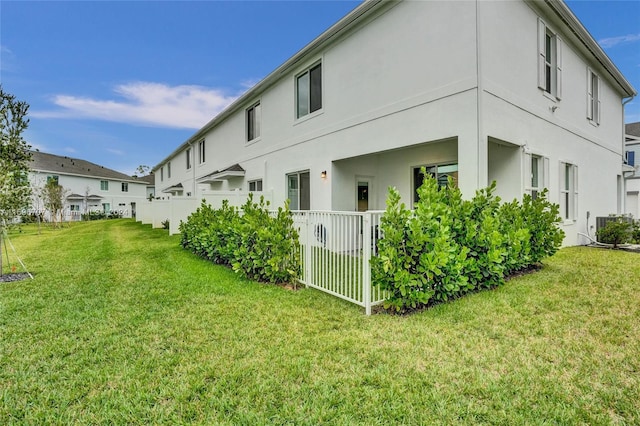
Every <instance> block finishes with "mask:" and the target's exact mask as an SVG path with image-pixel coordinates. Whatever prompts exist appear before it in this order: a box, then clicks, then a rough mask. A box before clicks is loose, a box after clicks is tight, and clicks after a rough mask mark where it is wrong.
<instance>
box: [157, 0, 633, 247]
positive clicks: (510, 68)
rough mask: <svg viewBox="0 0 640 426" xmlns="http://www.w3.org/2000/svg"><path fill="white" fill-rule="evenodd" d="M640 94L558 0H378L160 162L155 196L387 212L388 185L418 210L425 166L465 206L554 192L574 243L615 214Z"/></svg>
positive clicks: (363, 6)
mask: <svg viewBox="0 0 640 426" xmlns="http://www.w3.org/2000/svg"><path fill="white" fill-rule="evenodd" d="M635 94H636V91H635V89H634V88H633V87H632V86H631V85H630V83H629V82H628V81H627V80H626V79H625V77H624V76H623V75H622V74H621V72H620V71H619V70H618V69H617V68H616V66H615V65H614V64H613V63H612V62H611V60H610V59H609V58H608V57H607V55H606V54H605V53H604V51H603V50H602V49H601V48H600V46H599V45H598V44H597V42H596V41H595V40H594V39H593V38H592V37H591V36H590V34H589V33H588V31H587V30H586V29H585V28H584V27H583V25H582V24H581V23H580V22H579V21H578V19H577V18H576V17H575V15H574V14H573V13H572V12H571V10H570V9H569V8H568V6H567V5H566V4H565V3H564V2H562V1H559V0H548V1H544V2H542V1H509V2H486V1H479V0H478V1H466V2H445V1H442V2H438V1H424V2H422V1H393V2H390V1H379V0H369V1H365V2H364V3H362V4H361V5H359V6H358V7H356V8H355V9H354V10H353V11H352V12H350V13H349V14H348V15H347V16H345V17H344V18H343V19H341V20H340V21H339V22H337V23H336V24H335V25H333V26H332V27H331V28H329V29H328V30H326V31H325V32H324V33H322V34H321V35H320V36H319V37H317V38H316V39H315V40H313V41H312V42H311V43H309V44H308V45H307V46H306V47H304V48H303V49H302V50H301V51H299V52H298V53H296V54H295V55H294V56H293V57H291V58H290V59H289V60H287V61H286V62H285V63H283V64H282V65H281V66H279V67H278V68H277V69H276V70H274V71H273V72H272V73H271V74H269V75H268V76H266V77H265V78H264V79H263V80H262V81H260V82H259V83H258V84H256V85H255V86H254V87H253V88H252V89H250V90H248V91H247V92H246V93H245V94H244V95H242V96H241V97H240V98H239V99H237V100H236V101H235V102H234V103H233V104H232V105H230V106H229V107H228V108H227V109H225V110H224V111H223V112H222V113H220V114H219V115H218V116H216V117H214V118H213V119H212V120H211V121H210V122H209V123H207V124H206V125H205V126H204V127H203V128H201V129H200V130H198V131H197V132H196V133H195V134H194V135H193V136H192V137H190V138H189V139H188V140H186V141H185V142H184V143H182V144H181V145H180V146H178V147H177V148H176V149H175V150H174V151H173V152H172V153H170V154H169V155H168V156H167V157H166V158H165V159H164V160H163V161H161V162H160V163H159V164H158V165H157V166H155V167H154V173H155V176H156V188H157V189H158V191H159V192H160V191H161V192H163V193H165V194H167V195H169V194H171V195H173V196H182V197H195V198H199V195H200V194H201V193H202V191H203V190H204V189H206V190H230V189H242V190H247V191H256V190H265V191H269V192H270V193H271V194H273V201H274V204H275V205H281V204H282V203H283V202H284V200H285V199H289V200H290V202H291V208H292V209H294V210H295V209H302V210H308V209H312V210H339V211H355V210H376V209H383V208H384V206H385V199H386V195H387V188H388V187H389V186H395V187H396V188H398V190H399V191H400V193H401V195H402V197H403V199H404V201H405V202H406V203H407V205H409V206H411V205H413V203H415V202H416V200H417V193H416V188H417V187H418V186H419V185H420V184H421V182H422V179H423V177H422V175H421V173H420V168H421V167H423V166H424V167H426V170H427V172H428V173H430V174H431V175H433V176H435V177H436V178H437V179H439V180H441V181H442V182H443V184H444V182H446V179H447V177H449V176H451V177H453V178H454V180H455V182H456V183H457V185H458V186H459V187H460V189H461V190H462V192H463V194H464V195H465V196H467V197H470V196H472V195H473V193H474V192H475V190H477V189H479V188H483V187H485V186H487V185H488V184H489V183H490V182H491V181H493V180H495V181H497V192H498V195H500V196H501V197H502V198H503V199H506V200H511V199H514V198H521V197H522V194H524V193H530V194H533V195H536V194H537V193H539V192H540V191H541V190H542V189H543V188H548V189H549V196H550V199H551V200H552V201H553V202H557V203H559V204H560V208H561V215H562V218H563V220H564V222H563V224H562V226H563V227H564V230H565V232H566V240H565V244H566V245H574V244H579V243H581V242H582V241H583V240H581V239H580V237H579V233H584V232H585V231H587V227H588V222H587V217H588V216H591V217H595V216H601V215H608V214H609V213H616V212H620V211H619V209H620V208H621V206H622V203H623V201H622V200H623V199H624V185H623V182H624V181H623V155H624V152H623V143H624V142H623V141H624V132H623V116H624V109H623V103H622V102H623V100H624V99H625V98H629V97H633V96H635ZM616 209H618V210H616ZM591 223H593V222H591Z"/></svg>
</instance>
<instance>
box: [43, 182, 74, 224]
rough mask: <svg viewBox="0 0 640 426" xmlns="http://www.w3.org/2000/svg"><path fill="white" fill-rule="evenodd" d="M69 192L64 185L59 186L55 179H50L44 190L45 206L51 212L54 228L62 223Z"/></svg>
mask: <svg viewBox="0 0 640 426" xmlns="http://www.w3.org/2000/svg"><path fill="white" fill-rule="evenodd" d="M67 192H68V191H67V190H66V189H64V188H63V187H62V185H58V182H57V180H55V179H49V180H48V181H47V184H46V185H45V186H44V188H43V190H42V198H43V199H44V206H45V207H46V209H47V210H49V214H50V215H51V222H52V223H53V226H54V227H56V226H57V222H62V209H63V208H64V200H65V198H66V196H67ZM58 219H59V220H58Z"/></svg>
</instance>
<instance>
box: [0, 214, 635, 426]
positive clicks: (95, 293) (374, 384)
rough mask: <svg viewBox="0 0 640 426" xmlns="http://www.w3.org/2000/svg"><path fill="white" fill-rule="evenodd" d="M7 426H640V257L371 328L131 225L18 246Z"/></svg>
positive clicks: (4, 352)
mask: <svg viewBox="0 0 640 426" xmlns="http://www.w3.org/2000/svg"><path fill="white" fill-rule="evenodd" d="M12 241H13V244H14V245H15V246H16V248H17V250H18V252H19V253H20V255H21V257H22V258H23V260H24V261H25V262H26V263H27V266H28V267H29V268H30V271H31V272H32V273H34V276H35V280H27V281H22V282H17V283H4V284H0V395H1V401H0V423H1V424H5V425H10V424H21V425H22V424H73V423H75V424H110V425H111V424H127V425H130V424H233V425H237V424H240V425H242V424H246V425H261V424H292V425H318V424H336V425H352V424H363V425H374V424H411V425H417V424H446V425H450V424H505V425H515V424H531V425H535V424H568V425H574V424H590V425H591V424H640V408H639V407H640V403H639V401H640V296H639V294H640V254H637V253H626V252H618V251H607V250H597V249H591V248H569V249H563V250H561V251H560V252H559V253H558V254H557V255H556V256H554V257H553V258H552V259H549V260H548V261H547V262H546V263H545V267H544V268H543V269H542V270H541V271H539V272H537V273H534V274H530V275H525V276H522V277H518V278H515V279H512V280H510V281H509V282H508V283H507V284H506V285H505V286H503V287H501V288H498V289H496V290H493V291H486V292H482V293H477V294H473V295H470V296H469V297H466V298H464V299H461V300H457V301H454V302H452V303H449V304H446V305H440V306H437V307H435V308H433V309H430V310H427V311H424V312H420V313H417V314H414V315H410V316H406V317H399V316H392V315H385V314H379V315H374V316H371V317H366V316H365V315H364V314H363V310H362V308H358V307H356V306H354V305H351V304H348V303H346V302H342V301H340V300H338V299H336V298H333V297H331V296H329V295H325V294H322V293H320V292H318V291H315V290H311V289H302V290H299V291H295V292H294V291H290V290H287V289H285V288H282V287H277V286H273V285H266V284H260V283H255V282H251V281H247V280H244V279H241V278H239V277H238V276H237V275H235V274H234V273H233V272H232V271H230V270H228V269H226V268H224V267H220V266H215V265H212V264H210V263H207V262H206V261H203V260H200V259H197V258H196V257H195V256H193V255H191V254H190V253H188V252H186V251H184V250H182V249H181V248H180V247H179V238H178V237H177V236H174V237H168V236H167V234H166V231H163V230H155V229H153V230H152V229H151V228H150V227H148V226H143V225H140V224H137V223H135V222H133V221H131V220H113V221H101V222H90V223H79V224H73V225H72V226H71V227H68V228H63V229H61V230H49V229H46V230H44V232H43V233H42V235H38V234H37V233H36V232H35V228H31V227H29V228H25V229H24V232H23V233H21V234H14V235H12Z"/></svg>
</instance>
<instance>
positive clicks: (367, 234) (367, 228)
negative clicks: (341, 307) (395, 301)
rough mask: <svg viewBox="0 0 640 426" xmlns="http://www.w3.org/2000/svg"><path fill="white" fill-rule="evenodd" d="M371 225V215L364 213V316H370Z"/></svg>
mask: <svg viewBox="0 0 640 426" xmlns="http://www.w3.org/2000/svg"><path fill="white" fill-rule="evenodd" d="M371 223H372V222H371V213H369V212H365V213H364V215H363V218H362V228H363V229H362V297H363V298H364V311H365V314H366V315H371V264H370V263H371V262H370V260H371V241H372V239H371V237H372V234H371Z"/></svg>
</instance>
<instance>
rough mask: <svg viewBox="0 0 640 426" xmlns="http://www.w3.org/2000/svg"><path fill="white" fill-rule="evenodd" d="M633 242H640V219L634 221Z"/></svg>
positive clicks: (632, 228)
mask: <svg viewBox="0 0 640 426" xmlns="http://www.w3.org/2000/svg"><path fill="white" fill-rule="evenodd" d="M631 242H632V243H634V244H640V220H636V221H635V222H633V226H632V227H631Z"/></svg>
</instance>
